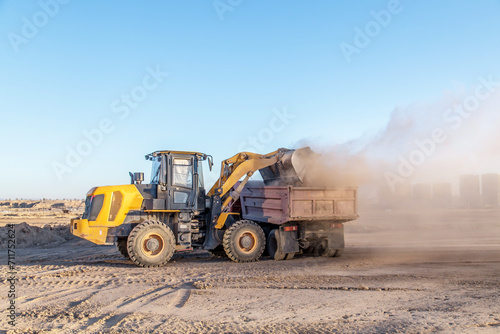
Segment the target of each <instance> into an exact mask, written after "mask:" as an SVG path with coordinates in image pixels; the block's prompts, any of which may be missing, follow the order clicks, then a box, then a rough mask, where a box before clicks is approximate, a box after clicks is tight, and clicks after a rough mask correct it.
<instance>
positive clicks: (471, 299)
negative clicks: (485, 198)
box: [0, 211, 500, 333]
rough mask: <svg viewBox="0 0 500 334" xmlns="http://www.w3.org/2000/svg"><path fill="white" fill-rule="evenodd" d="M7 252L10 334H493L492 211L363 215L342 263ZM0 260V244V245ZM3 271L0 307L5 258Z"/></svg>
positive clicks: (495, 231)
mask: <svg viewBox="0 0 500 334" xmlns="http://www.w3.org/2000/svg"><path fill="white" fill-rule="evenodd" d="M68 239H69V240H68V241H66V242H62V243H59V244H58V246H57V247H52V248H50V245H45V246H35V247H29V248H21V249H17V254H16V262H17V264H18V267H17V269H18V273H17V278H18V282H17V285H16V289H17V292H18V297H17V300H16V303H17V311H18V318H17V325H16V326H15V327H12V326H10V325H8V323H7V320H8V319H7V313H6V312H5V311H4V312H3V313H2V314H1V318H0V329H4V330H9V333H27V332H30V331H32V332H41V331H42V330H43V331H47V332H50V333H162V332H163V333H196V332H200V333H337V332H338V333H346V332H358V333H375V332H384V333H392V332H394V333H397V332H405V333H427V332H444V333H459V332H460V333H478V332H480V333H483V332H484V333H498V332H500V212H498V211H476V212H461V211H453V212H447V211H440V212H427V213H419V214H418V215H417V214H415V213H398V212H366V213H363V214H362V217H361V218H360V219H359V220H358V221H356V222H351V223H348V224H346V242H347V245H346V250H345V253H344V255H343V256H342V257H340V258H321V257H313V256H296V258H294V259H293V260H289V261H281V262H276V261H272V260H270V259H268V258H262V259H261V261H259V262H256V263H247V264H237V263H233V262H231V261H229V260H226V259H220V258H214V257H212V256H211V255H209V254H208V253H206V252H203V251H198V252H192V253H185V254H176V255H175V256H174V258H173V260H172V261H171V262H170V263H169V264H168V265H167V266H166V267H163V268H157V269H142V268H138V267H135V266H134V265H132V264H131V263H130V262H129V261H127V260H125V259H123V258H122V257H121V255H119V254H118V252H117V251H116V249H115V247H113V246H95V245H93V244H91V243H89V242H87V241H84V240H80V239H72V238H68ZM2 252H3V254H6V251H5V249H4V250H2ZM3 258H4V260H3V261H2V263H1V264H2V266H1V269H0V270H1V272H2V276H3V277H4V278H3V279H2V281H3V282H2V283H3V288H2V290H1V291H2V292H1V295H0V303H1V305H0V306H1V308H2V310H5V309H6V307H7V285H8V283H7V282H6V280H5V275H6V274H4V273H7V271H8V268H7V266H6V259H5V257H3Z"/></svg>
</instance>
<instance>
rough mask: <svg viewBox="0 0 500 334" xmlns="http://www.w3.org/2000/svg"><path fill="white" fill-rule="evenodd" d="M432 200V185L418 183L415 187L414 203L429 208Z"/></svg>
mask: <svg viewBox="0 0 500 334" xmlns="http://www.w3.org/2000/svg"><path fill="white" fill-rule="evenodd" d="M431 200H432V188H431V185H430V184H427V183H418V184H415V185H413V201H414V204H415V205H423V206H428V205H430V204H431Z"/></svg>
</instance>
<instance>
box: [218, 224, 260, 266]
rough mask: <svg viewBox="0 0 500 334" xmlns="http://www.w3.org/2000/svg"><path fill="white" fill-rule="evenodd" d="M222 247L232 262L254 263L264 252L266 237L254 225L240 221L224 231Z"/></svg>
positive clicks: (258, 227) (257, 226)
mask: <svg viewBox="0 0 500 334" xmlns="http://www.w3.org/2000/svg"><path fill="white" fill-rule="evenodd" d="M223 245H224V250H225V251H226V254H227V256H228V257H229V258H230V259H231V260H233V261H234V262H254V261H257V260H258V259H259V258H260V257H261V255H262V253H263V252H264V248H265V246H266V236H265V234H264V231H263V230H262V228H261V227H260V226H259V225H257V224H256V223H254V222H252V221H249V220H240V221H238V222H236V223H234V224H233V225H232V226H231V227H230V228H228V229H227V230H226V232H225V233H224V242H223Z"/></svg>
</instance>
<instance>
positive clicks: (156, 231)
mask: <svg viewBox="0 0 500 334" xmlns="http://www.w3.org/2000/svg"><path fill="white" fill-rule="evenodd" d="M174 250H175V237H174V233H173V232H172V230H171V229H170V228H169V227H168V226H167V225H165V224H163V223H161V222H158V221H146V222H143V223H141V224H139V225H137V226H136V227H134V229H133V230H132V232H130V235H129V236H128V239H127V251H128V254H129V255H130V260H132V262H134V263H135V264H137V265H138V266H141V267H145V268H150V267H161V266H164V265H165V264H166V263H167V262H168V261H169V260H170V258H171V257H172V255H173V254H174Z"/></svg>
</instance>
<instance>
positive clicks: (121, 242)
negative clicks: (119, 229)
mask: <svg viewBox="0 0 500 334" xmlns="http://www.w3.org/2000/svg"><path fill="white" fill-rule="evenodd" d="M116 247H117V248H118V251H119V252H120V254H122V255H123V256H124V257H125V258H126V259H127V260H130V256H129V255H128V250H127V238H118V239H117V240H116Z"/></svg>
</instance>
